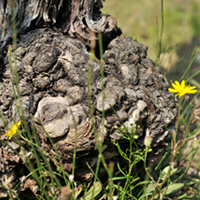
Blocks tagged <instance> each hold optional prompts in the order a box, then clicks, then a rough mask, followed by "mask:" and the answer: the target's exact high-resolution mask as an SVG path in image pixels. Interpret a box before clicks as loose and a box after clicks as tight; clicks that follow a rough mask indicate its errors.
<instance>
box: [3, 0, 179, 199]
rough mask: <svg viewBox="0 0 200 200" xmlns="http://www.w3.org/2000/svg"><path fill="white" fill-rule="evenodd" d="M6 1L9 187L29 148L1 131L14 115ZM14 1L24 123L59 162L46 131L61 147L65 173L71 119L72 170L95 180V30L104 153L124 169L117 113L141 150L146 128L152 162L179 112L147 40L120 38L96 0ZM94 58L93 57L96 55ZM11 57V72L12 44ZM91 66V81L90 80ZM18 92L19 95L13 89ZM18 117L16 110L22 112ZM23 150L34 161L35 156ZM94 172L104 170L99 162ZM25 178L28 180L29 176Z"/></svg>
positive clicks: (97, 119)
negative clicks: (92, 50) (132, 129)
mask: <svg viewBox="0 0 200 200" xmlns="http://www.w3.org/2000/svg"><path fill="white" fill-rule="evenodd" d="M11 2H12V1H11ZM9 3H10V1H6V0H1V1H0V11H1V12H0V108H1V113H2V114H3V116H4V118H2V119H1V120H0V133H1V143H0V180H1V182H2V184H3V185H5V186H6V185H7V186H8V187H9V188H14V187H15V185H16V184H17V183H18V182H19V180H21V179H22V177H23V176H24V175H25V176H26V175H27V173H29V172H28V171H27V170H26V167H25V165H24V160H23V159H22V157H23V156H19V155H24V153H23V152H24V151H25V152H28V149H27V148H26V146H24V147H23V148H24V149H23V150H22V148H20V146H19V145H17V144H16V143H15V139H16V138H17V137H18V136H17V135H15V136H13V137H12V139H11V140H8V139H7V138H6V137H4V136H3V135H4V134H5V132H6V130H7V129H6V124H7V123H8V124H11V122H12V121H13V120H14V121H19V119H20V118H19V115H18V113H17V108H16V103H15V100H14V94H13V88H12V84H11V79H10V69H9V62H8V47H9V46H10V45H12V20H11V17H12V12H11V5H10V4H9ZM14 4H15V10H14V11H13V15H14V16H15V18H16V27H17V49H16V53H17V55H16V66H17V72H18V78H19V90H20V94H21V104H22V107H23V112H24V113H23V114H24V116H25V118H26V120H27V122H28V126H29V127H30V126H31V124H35V126H36V130H37V134H38V137H39V141H40V145H41V147H42V148H43V149H44V150H45V151H46V152H48V153H49V155H50V156H52V157H53V158H54V159H55V160H57V161H58V158H57V154H56V153H55V151H54V150H53V148H52V145H51V144H50V142H49V139H48V137H47V135H46V133H45V131H46V132H47V133H48V135H49V137H50V138H51V139H52V141H53V142H54V145H55V147H56V149H57V150H58V152H59V155H60V157H61V159H62V163H63V164H64V168H65V170H66V171H67V172H68V173H71V170H72V158H73V152H74V144H75V125H74V119H75V122H76V126H77V151H76V152H77V154H76V169H75V175H76V177H77V178H80V179H84V180H87V181H89V180H92V179H93V174H92V173H91V171H90V170H89V169H88V167H87V166H86V164H85V163H86V161H87V162H88V163H89V165H90V166H91V167H92V168H93V169H95V166H96V163H97V159H98V151H97V147H96V143H95V138H94V129H93V126H92V119H91V114H90V110H89V103H88V92H89V91H90V92H91V96H92V106H93V115H94V121H95V125H96V128H97V134H98V137H99V140H100V139H101V130H102V126H103V125H102V112H103V109H102V96H103V95H104V94H103V91H102V89H101V64H100V63H101V62H100V61H99V60H98V59H91V53H90V48H91V45H93V43H92V42H93V41H94V42H95V43H97V44H98V32H101V34H102V38H103V46H104V54H103V70H104V79H103V83H104V93H105V102H104V109H105V129H104V134H103V155H104V156H105V159H106V161H107V162H110V161H113V162H114V163H117V162H119V161H120V164H121V165H122V166H124V167H126V163H125V162H124V161H123V160H122V158H121V157H120V155H119V154H118V151H117V149H116V148H115V146H114V145H113V140H114V139H115V140H117V141H119V142H120V143H121V145H122V147H123V146H124V148H125V147H126V146H127V143H126V142H125V141H124V139H123V138H121V137H119V136H117V135H116V134H115V133H116V129H115V128H114V127H115V126H116V125H117V126H118V127H120V126H122V124H121V122H120V120H119V118H120V119H121V120H122V121H123V123H124V125H125V126H126V127H132V126H138V125H140V129H139V130H138V131H137V135H138V136H139V138H138V139H137V140H136V142H137V146H138V148H140V149H144V148H145V146H144V137H145V134H146V132H147V130H148V131H149V133H150V135H151V138H152V145H151V147H152V152H151V153H150V154H149V157H148V159H149V160H150V161H152V162H154V161H155V160H156V159H158V156H159V155H160V153H161V152H162V151H163V149H164V148H165V147H166V145H168V143H169V142H170V132H172V131H173V130H174V120H175V116H174V114H175V115H176V113H177V110H176V108H175V105H174V98H173V95H172V94H170V93H169V92H168V90H167V89H168V87H169V84H168V81H167V80H166V78H165V77H164V76H163V75H162V73H161V71H160V68H157V67H155V64H154V63H153V61H152V60H151V59H149V58H147V46H146V45H144V44H141V43H139V42H137V41H135V40H133V39H132V38H131V37H123V36H120V37H119V35H121V30H120V29H119V28H118V27H117V25H116V21H115V20H114V19H113V18H112V17H110V16H108V15H102V14H101V12H100V8H101V7H102V1H101V0H96V1H95V0H85V1H83V0H57V1H50V0H41V1H38V0H27V1H21V0H15V1H14ZM97 46H98V45H96V47H97ZM97 49H98V47H97ZM96 57H97V58H98V57H99V55H98V53H96ZM11 60H12V67H13V70H15V69H16V67H15V59H14V49H13V53H12V56H11ZM89 69H91V83H89V85H88V82H87V81H88V70H89ZM14 83H16V82H14ZM88 86H89V87H88ZM17 98H18V99H19V95H17ZM163 98H164V99H165V100H164V99H163ZM19 104H20V103H19ZM168 105H170V107H171V109H170V108H169V106H168ZM113 109H114V110H115V111H114V110H113ZM172 111H173V113H172ZM72 113H73V115H72ZM20 115H21V116H22V112H20ZM30 130H31V129H30ZM44 130H45V131H44ZM2 140H3V141H6V142H7V143H8V144H9V145H10V147H12V148H10V147H8V146H7V145H5V143H4V142H3V141H2ZM22 143H23V141H22ZM133 148H136V147H135V146H133ZM13 149H14V150H15V151H16V152H18V153H19V154H16V152H14V151H13ZM29 156H30V158H31V160H32V162H33V163H34V162H35V161H34V158H33V157H31V155H29ZM133 159H134V158H133ZM58 162H59V161H58ZM123 162H124V163H123ZM51 164H52V165H53V163H51ZM99 174H100V176H103V175H104V174H105V171H104V168H103V167H101V168H100V171H99ZM30 179H31V178H29V179H28V180H27V181H29V182H30V181H33V180H30ZM27 181H25V182H23V183H21V185H20V186H19V187H18V188H17V190H16V192H20V191H23V190H25V189H27V188H28V187H29V186H30V184H28V183H27ZM6 196H7V192H6V190H5V189H3V188H0V197H6Z"/></svg>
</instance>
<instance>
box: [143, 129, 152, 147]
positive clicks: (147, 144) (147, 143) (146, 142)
mask: <svg viewBox="0 0 200 200" xmlns="http://www.w3.org/2000/svg"><path fill="white" fill-rule="evenodd" d="M144 145H145V146H146V147H150V146H151V136H150V135H149V130H148V129H147V131H146V136H145V138H144Z"/></svg>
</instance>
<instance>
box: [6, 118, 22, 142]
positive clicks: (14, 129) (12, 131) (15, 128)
mask: <svg viewBox="0 0 200 200" xmlns="http://www.w3.org/2000/svg"><path fill="white" fill-rule="evenodd" d="M21 123H22V122H21V121H19V122H18V123H13V125H12V127H11V128H9V129H8V131H7V133H6V134H4V136H9V140H10V139H11V137H12V136H13V135H14V134H16V133H17V131H18V128H19V126H20V125H21Z"/></svg>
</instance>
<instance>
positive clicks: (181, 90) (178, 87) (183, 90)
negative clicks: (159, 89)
mask: <svg viewBox="0 0 200 200" xmlns="http://www.w3.org/2000/svg"><path fill="white" fill-rule="evenodd" d="M172 87H173V88H169V89H168V91H169V92H173V93H177V94H176V95H175V96H178V95H179V96H180V97H182V96H184V95H185V94H195V93H196V92H198V91H197V90H194V89H196V86H190V85H188V86H186V85H185V80H182V82H181V84H180V83H179V82H178V81H175V82H174V83H172Z"/></svg>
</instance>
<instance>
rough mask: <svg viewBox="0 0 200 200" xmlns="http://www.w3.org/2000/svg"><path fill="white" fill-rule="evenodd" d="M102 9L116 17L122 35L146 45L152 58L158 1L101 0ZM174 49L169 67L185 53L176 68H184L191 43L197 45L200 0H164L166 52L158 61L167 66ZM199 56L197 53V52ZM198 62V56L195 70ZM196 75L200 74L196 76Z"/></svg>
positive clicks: (158, 21) (158, 17)
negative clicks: (102, 2) (102, 3)
mask: <svg viewBox="0 0 200 200" xmlns="http://www.w3.org/2000/svg"><path fill="white" fill-rule="evenodd" d="M103 13H109V14H110V15H111V16H113V17H114V18H116V19H117V21H118V25H119V27H121V28H122V31H123V34H124V35H125V36H132V37H133V38H134V39H137V40H138V41H139V42H142V43H144V44H146V45H148V47H149V51H148V56H149V57H150V58H151V59H153V60H155V59H156V56H157V52H158V50H157V40H158V33H159V34H160V30H161V1H160V0H154V1H148V0H140V1H133V0H107V1H106V2H105V3H104V8H103ZM178 43H179V45H178V46H177V48H176V51H175V52H174V53H173V58H172V60H171V65H172V68H171V71H169V70H168V75H173V71H174V69H173V67H174V66H175V65H176V64H177V62H178V60H179V59H180V58H182V56H184V55H186V57H185V59H184V60H183V61H182V63H181V68H179V72H180V75H179V76H181V73H183V72H184V71H185V69H186V68H187V66H188V64H189V60H190V57H191V54H192V52H193V50H194V47H195V46H196V45H197V46H199V45H200V17H199V0H184V1H182V0H167V1H164V32H163V39H162V50H163V51H166V49H168V50H167V52H168V53H166V54H165V57H164V58H163V57H162V56H161V59H162V63H161V65H162V66H163V67H165V68H166V67H167V64H168V60H169V57H170V55H171V54H172V50H173V49H174V47H176V45H177V44H178ZM199 57H200V54H199ZM199 66H200V58H199V59H196V61H195V62H194V63H193V65H192V68H191V73H190V74H189V75H191V74H194V73H195V72H196V71H197V70H198V67H199ZM197 78H198V79H199V78H200V76H197Z"/></svg>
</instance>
